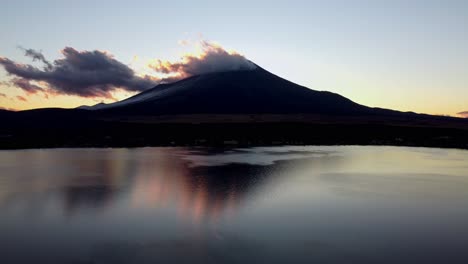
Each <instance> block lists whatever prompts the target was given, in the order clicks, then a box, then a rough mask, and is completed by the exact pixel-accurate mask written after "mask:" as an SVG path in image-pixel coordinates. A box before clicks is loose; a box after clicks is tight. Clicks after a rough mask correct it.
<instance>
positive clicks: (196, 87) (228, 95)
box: [85, 67, 390, 115]
mask: <svg viewBox="0 0 468 264" xmlns="http://www.w3.org/2000/svg"><path fill="white" fill-rule="evenodd" d="M85 109H92V110H99V111H102V112H106V113H113V114H126V115H129V114H142V115H161V114H164V115H166V114H325V115H359V114H372V113H373V111H378V112H382V110H378V109H374V110H373V109H371V108H369V107H365V106H363V105H359V104H357V103H354V102H353V101H351V100H349V99H347V98H345V97H343V96H341V95H338V94H335V93H331V92H326V91H315V90H311V89H309V88H306V87H303V86H300V85H297V84H295V83H292V82H290V81H288V80H285V79H283V78H280V77H278V76H276V75H274V74H272V73H270V72H268V71H266V70H264V69H262V68H260V67H257V68H256V69H255V70H243V71H230V72H216V73H210V74H204V75H199V76H193V77H189V78H187V79H184V80H181V81H178V82H174V83H170V84H161V85H158V86H156V87H154V88H152V89H149V90H147V91H144V92H142V93H140V94H137V95H135V96H133V97H130V98H128V99H126V100H123V101H120V102H116V103H113V104H107V105H103V104H98V105H96V106H94V107H87V108H85ZM388 113H390V112H388Z"/></svg>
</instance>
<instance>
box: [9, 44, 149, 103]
mask: <svg viewBox="0 0 468 264" xmlns="http://www.w3.org/2000/svg"><path fill="white" fill-rule="evenodd" d="M21 49H22V50H24V52H25V55H26V56H29V57H31V58H32V59H33V60H38V61H41V62H42V63H43V64H44V67H43V68H38V67H35V66H33V65H29V64H20V63H16V62H14V61H12V60H10V59H8V58H5V57H0V65H2V66H3V67H4V69H5V70H6V71H7V72H8V73H9V74H10V75H13V76H15V78H13V79H12V80H11V83H12V84H13V85H15V86H16V87H19V88H21V89H23V90H24V91H26V92H27V93H35V92H37V91H47V92H52V93H56V94H66V95H77V96H82V97H106V98H111V97H112V95H111V92H112V91H115V90H118V89H123V90H127V91H143V90H146V89H149V88H151V87H153V86H154V85H155V84H156V82H155V81H154V79H152V78H151V77H149V76H145V77H140V76H137V75H136V73H135V72H134V71H133V70H132V69H131V68H130V67H129V66H127V65H125V64H123V63H122V62H120V61H118V60H116V59H115V58H114V57H113V56H112V55H110V54H108V53H107V52H103V51H98V50H94V51H78V50H76V49H74V48H71V47H66V48H64V49H63V50H62V55H63V58H61V59H57V60H54V61H53V62H52V63H51V62H49V61H48V60H47V59H46V58H45V57H44V56H43V54H42V53H40V52H39V51H36V50H32V49H24V48H21ZM31 82H41V83H43V84H45V86H39V85H36V84H33V83H31Z"/></svg>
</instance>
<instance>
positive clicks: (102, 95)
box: [0, 0, 468, 116]
mask: <svg viewBox="0 0 468 264" xmlns="http://www.w3.org/2000/svg"><path fill="white" fill-rule="evenodd" d="M0 2H1V3H0V4H1V6H2V8H1V9H0V34H1V35H2V40H1V41H0V107H2V108H5V109H16V110H21V109H31V108H38V107H66V108H71V107H76V106H79V105H84V104H86V105H92V104H96V103H99V102H101V101H103V102H112V101H114V100H120V99H123V98H125V97H127V96H131V95H132V94H135V93H137V92H139V91H141V90H144V89H146V85H150V87H148V88H151V87H152V85H153V84H154V83H157V82H159V81H161V80H164V78H166V77H174V76H173V75H174V74H176V75H177V76H178V77H183V76H187V75H189V73H188V72H182V73H181V72H180V68H177V69H176V70H175V71H173V72H171V71H168V70H167V68H164V67H163V66H164V65H166V66H167V65H170V66H171V67H172V68H174V67H175V66H174V65H180V63H187V61H189V62H190V63H192V62H193V63H195V64H196V65H199V64H202V63H203V62H200V61H201V60H205V59H206V58H210V59H214V60H215V59H216V58H224V57H223V54H226V55H229V56H230V58H231V59H232V58H237V59H239V58H247V59H248V60H250V61H252V62H254V63H256V64H257V65H259V66H261V67H262V68H264V69H266V70H268V71H270V72H272V73H274V74H277V75H279V76H281V77H283V78H285V79H288V80H290V81H293V82H295V83H298V84H300V85H304V86H306V87H309V88H311V89H314V90H327V91H332V92H335V93H339V94H341V95H343V96H345V97H348V98H349V99H351V100H353V101H355V102H357V103H360V104H364V105H368V106H374V107H383V108H390V109H396V110H401V111H414V112H419V113H429V114H442V115H454V116H455V115H457V113H462V112H466V111H468V74H467V73H468V29H467V27H466V25H468V1H464V0H462V1H455V0H454V1H450V0H446V1H435V0H426V1H420V0H413V1H400V0H393V1H380V0H373V1H371V0H369V1H359V0H357V1H350V0H347V1H344V0H343V1H337V0H328V1H313V0H308V1H294V0H289V1H262V0H259V1H252V0H250V1H245V0H236V1H219V0H218V1H206V0H205V1H203V0H200V1H155V0H142V1H137V0H135V1H120V0H113V1H105V0H103V1H95V0H93V1H88V0H81V1H66V0H61V1H52V0H42V1H22V0H15V1H12V0H0ZM28 51H29V56H25V54H26V53H27V52H28ZM33 52H36V53H33ZM188 53H190V54H188ZM34 55H36V56H34ZM38 55H42V56H43V57H42V58H44V60H42V59H41V57H38ZM208 55H209V56H208ZM33 59H34V61H33ZM88 59H89V60H90V61H93V62H96V63H98V64H99V65H101V66H102V67H108V66H109V67H110V68H105V69H104V68H102V69H99V71H97V72H96V74H91V75H92V76H91V75H90V74H89V72H87V74H86V75H83V74H82V72H79V69H81V68H80V67H81V66H82V65H81V64H78V63H79V62H80V63H81V62H82V60H88ZM237 62H239V60H237ZM46 63H49V64H50V68H47V67H48V66H47V65H48V64H46ZM86 63H88V61H86ZM165 63H166V64H165ZM167 63H170V64H167ZM18 65H20V66H18ZM28 65H29V66H28ZM1 66H3V67H1ZM7 66H10V68H9V69H10V70H8V69H7ZM27 67H29V68H27ZM172 68H171V69H172ZM25 69H27V70H28V72H27V73H24V70H25ZM38 69H39V70H40V72H38ZM12 72H13V73H12ZM68 73H72V74H75V75H73V76H72V77H69V76H68V75H66V74H68ZM111 73H114V75H113V76H115V74H116V73H121V76H122V77H119V78H118V80H106V81H105V82H103V81H102V80H95V79H93V82H91V84H92V87H91V86H90V85H91V84H88V82H87V81H88V80H87V79H86V78H91V77H92V78H105V77H103V76H108V75H110V74H111ZM18 74H19V75H18ZM26 74H27V78H30V79H25V78H24V77H25V76H26ZM31 74H32V75H31ZM60 74H62V75H60ZM171 74H172V75H171ZM33 75H34V76H33ZM31 76H33V77H31ZM37 76H40V77H37ZM90 76H91V77H90ZM19 77H20V78H19ZM31 78H32V79H31ZM73 78H74V79H73ZM108 78H111V77H108ZM39 79H40V80H39ZM65 79H66V80H65ZM44 80H46V81H44ZM96 83H97V84H101V83H105V84H104V85H95V84H96ZM34 85H35V86H34ZM117 86H124V89H118V88H115V87H117ZM21 87H23V88H21ZM24 87H26V88H24ZM38 87H39V88H38ZM40 87H42V88H40ZM47 87H49V88H47ZM50 87H53V89H51V88H50ZM83 87H84V88H86V91H85V90H80V89H82V88H83ZM45 88H47V89H45ZM88 88H89V89H88ZM37 89H43V90H37ZM31 91H33V92H31ZM38 91H39V92H38ZM467 113H468V112H467ZM465 114H466V113H465ZM466 115H468V114H466Z"/></svg>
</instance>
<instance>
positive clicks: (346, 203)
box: [0, 146, 468, 264]
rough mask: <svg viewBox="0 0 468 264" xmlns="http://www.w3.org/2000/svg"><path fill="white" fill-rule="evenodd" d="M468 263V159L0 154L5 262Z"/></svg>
mask: <svg viewBox="0 0 468 264" xmlns="http://www.w3.org/2000/svg"><path fill="white" fill-rule="evenodd" d="M249 262H250V263H464V264H466V263H468V151H463V150H445V149H444V150H442V149H427V148H401V147H320V146H314V147H267V148H249V149H231V150H226V149H225V150H217V149H204V148H140V149H54V150H15V151H0V263H5V264H6V263H112V264H118V263H249Z"/></svg>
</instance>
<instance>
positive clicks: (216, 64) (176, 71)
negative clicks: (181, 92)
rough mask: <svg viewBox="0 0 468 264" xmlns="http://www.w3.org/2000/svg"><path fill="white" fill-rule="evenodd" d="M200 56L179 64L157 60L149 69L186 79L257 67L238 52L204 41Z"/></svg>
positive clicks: (194, 56) (189, 56)
mask: <svg viewBox="0 0 468 264" xmlns="http://www.w3.org/2000/svg"><path fill="white" fill-rule="evenodd" d="M200 44H201V54H200V55H191V54H189V55H185V56H184V57H182V59H181V61H179V62H170V61H162V60H155V61H154V62H152V63H151V64H150V65H149V67H150V68H152V69H154V70H155V71H157V72H160V73H164V74H170V75H174V76H176V77H178V78H179V79H180V78H185V77H189V76H193V75H200V74H207V73H212V72H223V71H240V70H253V69H255V68H256V65H255V64H254V63H252V62H251V61H249V60H247V59H246V58H245V57H244V56H242V55H240V54H238V53H236V52H228V51H226V50H225V49H223V47H221V46H219V45H216V44H213V43H210V42H206V41H202V42H201V43H200Z"/></svg>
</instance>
